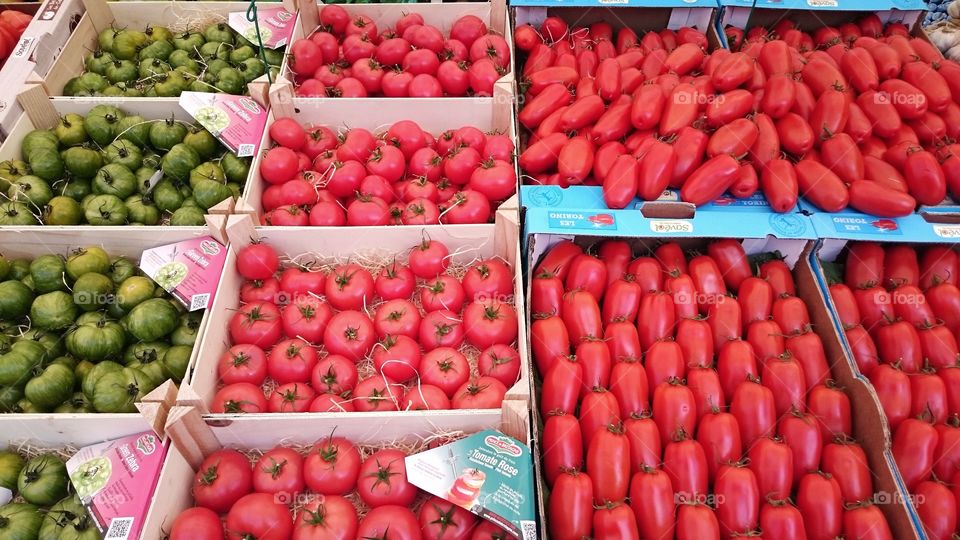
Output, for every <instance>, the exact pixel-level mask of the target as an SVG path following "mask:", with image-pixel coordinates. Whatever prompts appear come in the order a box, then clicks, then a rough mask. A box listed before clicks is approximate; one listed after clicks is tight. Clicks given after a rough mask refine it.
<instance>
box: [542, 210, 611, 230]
mask: <svg viewBox="0 0 960 540" xmlns="http://www.w3.org/2000/svg"><path fill="white" fill-rule="evenodd" d="M547 220H548V223H549V224H550V227H551V228H554V229H586V230H591V231H592V230H597V229H604V230H610V231H615V230H617V218H616V217H615V216H614V215H613V214H611V213H609V212H598V213H587V212H550V213H549V214H547Z"/></svg>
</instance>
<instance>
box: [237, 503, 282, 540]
mask: <svg viewBox="0 0 960 540" xmlns="http://www.w3.org/2000/svg"><path fill="white" fill-rule="evenodd" d="M226 528H227V537H228V538H229V539H230V540H243V539H245V538H257V539H259V540H286V539H288V538H290V537H291V535H292V534H293V516H292V515H291V514H290V509H289V508H287V505H286V504H283V503H281V502H278V501H277V500H276V497H275V496H273V495H270V494H267V493H251V494H249V495H244V496H243V497H242V498H240V500H238V501H237V502H236V503H235V504H234V505H233V506H232V507H231V508H230V511H229V512H228V513H227V527H226Z"/></svg>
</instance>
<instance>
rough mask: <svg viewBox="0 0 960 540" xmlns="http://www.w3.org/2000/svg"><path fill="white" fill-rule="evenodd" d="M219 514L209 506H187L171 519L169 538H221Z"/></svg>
mask: <svg viewBox="0 0 960 540" xmlns="http://www.w3.org/2000/svg"><path fill="white" fill-rule="evenodd" d="M223 538H224V534H223V523H221V522H220V516H218V515H217V513H216V512H214V511H213V510H210V509H209V508H203V507H201V506H197V507H195V508H188V509H186V510H184V511H183V512H180V515H179V516H177V519H175V520H174V521H173V526H172V527H171V528H170V539H171V540H223Z"/></svg>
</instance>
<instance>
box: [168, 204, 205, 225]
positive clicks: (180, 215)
mask: <svg viewBox="0 0 960 540" xmlns="http://www.w3.org/2000/svg"><path fill="white" fill-rule="evenodd" d="M205 224H206V220H205V219H204V217H203V210H201V209H199V208H197V207H195V206H183V207H182V208H180V209H179V210H177V211H176V212H174V213H173V215H172V216H170V225H173V226H176V227H200V226H203V225H205Z"/></svg>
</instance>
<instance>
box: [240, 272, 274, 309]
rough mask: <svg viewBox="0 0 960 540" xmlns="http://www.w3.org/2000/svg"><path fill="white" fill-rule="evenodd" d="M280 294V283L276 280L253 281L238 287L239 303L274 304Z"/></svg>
mask: <svg viewBox="0 0 960 540" xmlns="http://www.w3.org/2000/svg"><path fill="white" fill-rule="evenodd" d="M279 294H280V281H279V280H278V279H277V278H273V277H272V278H267V279H255V280H253V281H246V282H244V284H243V285H241V286H240V301H241V302H243V303H245V304H246V303H249V302H258V301H259V302H275V301H276V300H277V296H278V295H279Z"/></svg>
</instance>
